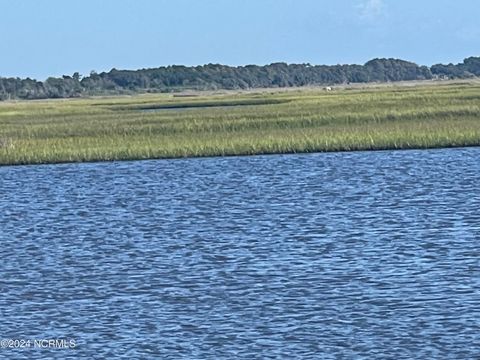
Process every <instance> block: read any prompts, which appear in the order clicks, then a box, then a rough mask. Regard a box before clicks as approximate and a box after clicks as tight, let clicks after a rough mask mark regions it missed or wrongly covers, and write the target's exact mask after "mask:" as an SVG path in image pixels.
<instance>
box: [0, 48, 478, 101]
mask: <svg viewBox="0 0 480 360" xmlns="http://www.w3.org/2000/svg"><path fill="white" fill-rule="evenodd" d="M473 76H480V57H470V58H467V59H465V60H464V61H463V63H460V64H457V65H454V64H448V65H443V64H437V65H433V66H432V67H430V68H429V67H427V66H419V65H417V64H415V63H412V62H408V61H404V60H398V59H374V60H371V61H369V62H367V63H366V64H364V65H331V66H327V65H310V64H286V63H274V64H270V65H265V66H257V65H247V66H236V67H233V66H226V65H220V64H208V65H203V66H195V67H186V66H178V65H174V66H166V67H159V68H153V69H141V70H117V69H112V70H110V71H109V72H102V73H96V72H94V71H92V72H91V73H90V75H89V76H85V77H83V78H82V76H81V75H80V74H79V73H75V74H73V75H72V76H67V75H64V76H63V77H61V78H53V77H50V78H48V79H47V80H45V81H43V82H41V81H36V80H33V79H30V78H27V79H20V78H2V77H0V100H6V99H45V98H70V97H80V96H83V95H101V94H125V93H135V92H174V91H182V90H187V89H192V90H216V89H251V88H261V87H292V86H306V85H335V84H348V83H367V82H390V81H406V80H428V79H435V78H445V79H447V78H448V79H458V78H469V77H473Z"/></svg>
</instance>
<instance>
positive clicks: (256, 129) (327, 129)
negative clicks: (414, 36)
mask: <svg viewBox="0 0 480 360" xmlns="http://www.w3.org/2000/svg"><path fill="white" fill-rule="evenodd" d="M142 109H157V110H158V111H143V110H142ZM478 145H480V86H478V85H475V84H470V85H438V86H418V87H391V88H378V89H375V88H368V89H354V90H339V91H333V92H329V93H327V92H324V91H322V90H296V91H283V92H274V91H271V90H270V91H268V92H267V91H266V92H263V93H241V94H233V93H230V94H223V95H202V94H200V95H199V96H196V97H193V98H190V97H189V98H182V97H173V96H171V95H168V94H157V95H138V96H133V97H117V98H92V99H72V100H46V101H30V102H28V101H21V102H4V103H0V164H1V165H9V164H38V163H58V162H79V161H111V160H134V159H152V158H176V157H190V156H191V157H198V156H226V155H253V154H274V153H300V152H319V151H353V150H381V149H412V148H436V147H460V146H478Z"/></svg>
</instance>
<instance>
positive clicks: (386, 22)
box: [0, 0, 480, 80]
mask: <svg viewBox="0 0 480 360" xmlns="http://www.w3.org/2000/svg"><path fill="white" fill-rule="evenodd" d="M479 16H480V1H479V0H455V1H454V0H77V1H74V0H42V1H40V0H18V1H17V0H0V19H1V20H0V34H1V36H0V44H1V46H0V49H1V53H0V76H19V77H27V76H30V77H33V78H37V79H40V80H43V79H45V78H46V77H48V76H50V75H53V76H59V75H62V74H72V73H73V72H75V71H79V72H80V73H81V74H88V73H89V72H90V71H91V70H96V71H98V72H101V71H108V70H110V69H111V68H113V67H115V68H117V69H138V68H145V67H157V66H161V65H170V64H183V65H199V64H206V63H222V64H228V65H243V64H267V63H271V62H277V61H285V62H289V63H291V62H296V63H306V62H309V63H312V64H338V63H341V64H344V63H364V62H366V61H367V60H370V59H372V58H375V57H396V58H402V59H405V60H411V61H414V62H417V63H419V64H422V65H431V64H435V63H439V62H443V63H448V62H454V63H457V62H461V61H462V60H463V58H464V57H467V56H479V55H480V21H479V20H478V17H479Z"/></svg>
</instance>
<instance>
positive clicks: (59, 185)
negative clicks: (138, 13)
mask: <svg viewBox="0 0 480 360" xmlns="http://www.w3.org/2000/svg"><path fill="white" fill-rule="evenodd" d="M0 181H1V183H0V190H1V197H0V215H1V216H0V244H1V248H0V274H1V278H0V338H2V339H24V340H27V339H74V340H75V342H76V346H75V348H74V349H58V348H57V349H54V348H50V349H48V348H45V349H32V348H27V349H25V348H24V349H20V350H18V349H17V350H11V349H0V358H8V359H36V358H38V359H40V358H55V359H77V358H84V359H104V358H111V359H113V358H125V359H150V358H151V359H163V358H165V359H257V358H258V359H266V358H272V359H273V358H275V359H282V358H283V359H478V358H480V243H479V241H480V148H469V149H449V150H433V151H401V152H387V151H386V152H358V153H336V154H312V155H279V156H258V157H232V158H209V159H188V160H171V161H170V160H160V161H142V162H120V163H97V164H65V165H47V166H23V167H2V168H0Z"/></svg>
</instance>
